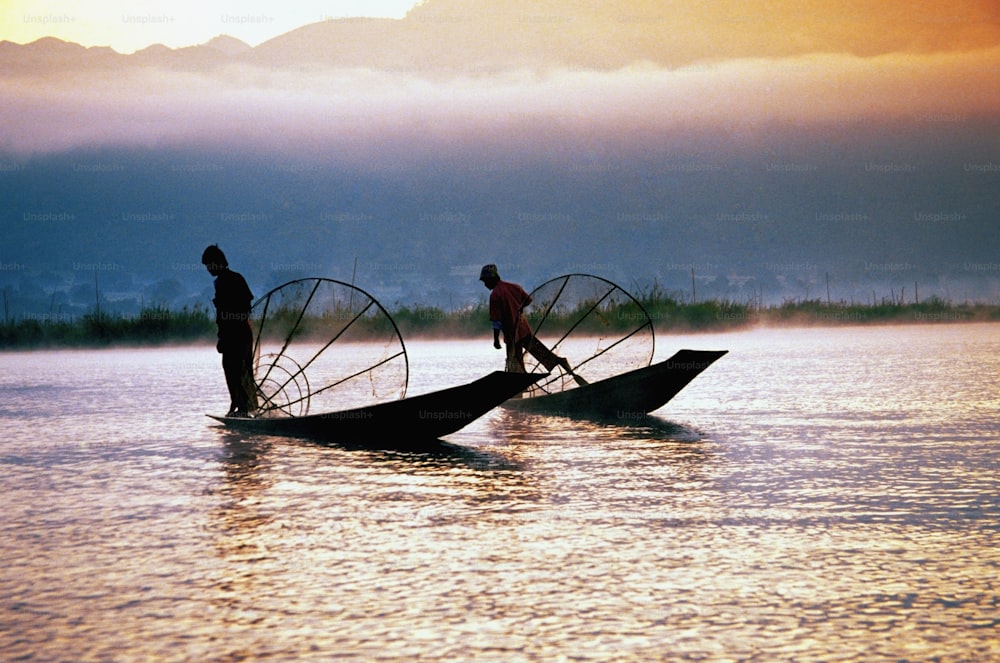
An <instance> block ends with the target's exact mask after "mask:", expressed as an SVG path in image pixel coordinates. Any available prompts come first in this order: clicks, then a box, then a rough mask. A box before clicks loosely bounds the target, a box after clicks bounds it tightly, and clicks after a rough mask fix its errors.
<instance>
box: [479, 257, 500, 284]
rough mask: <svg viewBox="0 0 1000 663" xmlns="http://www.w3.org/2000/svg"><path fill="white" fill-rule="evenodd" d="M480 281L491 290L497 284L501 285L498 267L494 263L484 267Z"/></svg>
mask: <svg viewBox="0 0 1000 663" xmlns="http://www.w3.org/2000/svg"><path fill="white" fill-rule="evenodd" d="M479 280H480V281H482V282H483V285H485V286H486V287H487V288H489V289H490V290H492V289H493V288H495V287H496V284H497V283H500V273H499V272H498V271H497V266H496V265H494V264H493V263H490V264H489V265H483V268H482V269H481V270H480V271H479Z"/></svg>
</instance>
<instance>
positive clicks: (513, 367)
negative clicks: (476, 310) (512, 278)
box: [479, 263, 587, 385]
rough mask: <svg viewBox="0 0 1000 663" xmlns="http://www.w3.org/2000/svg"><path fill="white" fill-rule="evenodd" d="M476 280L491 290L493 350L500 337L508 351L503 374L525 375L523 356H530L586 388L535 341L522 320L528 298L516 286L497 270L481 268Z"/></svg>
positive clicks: (562, 362) (561, 360) (563, 360)
mask: <svg viewBox="0 0 1000 663" xmlns="http://www.w3.org/2000/svg"><path fill="white" fill-rule="evenodd" d="M479 280H480V281H482V282H483V285H485V286H486V287H487V288H488V289H489V290H490V322H491V323H492V324H493V347H494V348H496V349H497V350H499V349H500V336H501V334H502V335H503V342H504V345H505V346H506V347H507V365H506V370H507V371H508V372H511V373H524V372H525V368H524V353H525V351H527V352H529V353H530V354H531V356H532V357H534V358H535V359H537V360H538V361H539V363H540V364H542V366H544V367H545V368H546V370H548V371H549V372H551V371H553V370H555V368H556V366H560V367H562V369H563V370H565V371H566V372H567V373H569V374H570V375H572V376H573V379H574V380H576V382H577V384H581V385H583V384H587V382H586V380H584V379H583V378H581V377H579V376H577V375H576V374H575V373H573V369H572V368H570V365H569V362H568V361H566V358H565V357H560V356H558V355H556V354H555V353H554V352H552V350H550V349H549V348H547V347H545V345H544V344H543V343H542V342H541V341H539V340H538V338H536V337H535V334H534V332H533V331H532V330H531V325H529V324H528V320H527V318H525V317H524V308H525V307H526V306H528V305H529V304H531V295H529V294H528V293H527V292H525V290H524V288H522V287H521V286H520V285H518V284H516V283H511V282H509V281H504V280H502V279H501V278H500V273H499V272H498V270H497V266H496V265H494V264H492V263H491V264H489V265H484V266H483V269H482V270H481V271H480V272H479Z"/></svg>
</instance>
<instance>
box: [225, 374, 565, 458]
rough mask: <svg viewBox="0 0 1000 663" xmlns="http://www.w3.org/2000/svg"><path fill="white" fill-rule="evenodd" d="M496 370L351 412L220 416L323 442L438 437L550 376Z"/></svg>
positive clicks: (233, 423) (246, 427)
mask: <svg viewBox="0 0 1000 663" xmlns="http://www.w3.org/2000/svg"><path fill="white" fill-rule="evenodd" d="M545 375H546V374H545V373H506V372H503V371H494V372H493V373H490V374H489V375H486V376H484V377H481V378H479V379H478V380H475V381H473V382H470V383H468V384H464V385H459V386H456V387H450V388H447V389H442V390H440V391H434V392H430V393H427V394H421V395H419V396H411V397H409V398H402V399H400V400H396V401H390V402H387V403H378V404H375V405H369V406H365V407H360V408H354V409H351V410H340V411H337V412H328V413H325V414H311V415H306V416H301V417H261V418H245V417H221V416H215V415H208V416H210V417H212V418H213V419H215V420H216V421H219V422H221V423H222V424H224V425H225V426H226V427H228V428H233V429H236V430H241V431H247V432H253V433H262V434H265V435H282V436H289V437H304V438H310V439H314V440H320V441H330V442H353V443H367V442H377V443H379V444H383V445H384V444H385V443H386V441H387V439H395V440H399V441H400V442H403V443H405V442H412V441H417V440H433V439H437V438H440V437H443V436H445V435H449V434H451V433H454V432H455V431H457V430H459V429H461V428H464V427H465V426H467V425H468V424H470V423H471V422H473V421H475V420H476V419H478V418H479V417H481V416H483V415H484V414H486V413H487V412H489V411H490V410H492V409H493V408H495V407H497V406H498V405H500V404H501V403H503V402H504V401H506V400H507V399H509V398H511V397H512V396H515V395H517V394H519V393H521V392H522V391H524V390H525V389H527V388H528V387H529V386H531V385H532V384H534V383H535V382H537V381H538V380H540V379H541V378H543V377H545Z"/></svg>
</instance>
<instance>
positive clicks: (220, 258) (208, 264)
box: [201, 244, 257, 417]
mask: <svg viewBox="0 0 1000 663" xmlns="http://www.w3.org/2000/svg"><path fill="white" fill-rule="evenodd" d="M201 263H202V264H203V265H205V268H206V269H207V270H208V273H209V274H211V275H212V276H214V277H215V299H213V300H212V303H213V304H215V323H216V325H217V326H218V328H219V340H218V343H216V346H215V349H216V350H218V351H219V353H220V354H221V355H222V370H223V372H224V373H225V374H226V386H227V387H229V399H230V404H229V414H228V416H231V417H248V416H250V412H251V411H252V410H255V409H256V408H257V398H256V386H255V385H254V379H253V328H252V327H251V326H250V305H251V303H252V301H253V293H251V292H250V287H249V286H248V285H247V282H246V279H244V278H243V276H242V275H241V274H239V273H238V272H234V271H232V270H231V269H229V262H228V261H227V260H226V255H225V254H224V253H223V252H222V249H220V248H219V247H218V245H216V244H213V245H211V246H209V247H208V248H206V249H205V252H204V253H202V254H201Z"/></svg>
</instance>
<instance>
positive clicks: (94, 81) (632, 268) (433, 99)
mask: <svg viewBox="0 0 1000 663" xmlns="http://www.w3.org/2000/svg"><path fill="white" fill-rule="evenodd" d="M2 6H3V7H4V9H5V13H6V23H5V24H4V26H3V30H4V34H3V35H0V36H2V37H3V38H4V39H8V40H12V41H15V42H27V41H31V40H32V38H33V37H34V36H41V35H42V34H47V35H50V36H57V37H60V38H63V39H70V40H73V41H76V42H79V43H82V44H84V45H88V46H89V45H105V44H107V45H111V46H112V47H114V48H115V49H116V50H119V51H120V52H123V53H127V52H131V51H133V50H136V49H141V48H143V47H145V46H148V45H150V44H152V43H156V42H162V43H165V44H167V45H169V46H171V47H180V46H186V45H191V44H200V43H204V42H206V41H208V40H209V39H211V38H212V37H214V36H216V35H218V34H220V33H226V34H229V35H231V36H235V37H238V38H240V39H243V40H244V41H246V42H248V43H249V44H251V45H257V44H260V43H262V42H264V41H266V40H269V39H270V40H271V41H269V42H268V43H267V44H266V47H267V49H269V50H267V51H266V53H264V55H262V56H261V58H262V59H257V60H254V59H243V60H240V61H233V62H231V63H229V64H224V65H221V66H218V67H215V68H209V69H200V68H198V67H170V66H166V67H164V66H143V67H135V66H132V67H128V66H122V68H121V69H120V70H119V71H111V72H109V71H107V70H104V69H95V70H87V71H80V70H76V69H73V68H69V69H67V68H66V67H65V66H61V68H58V69H54V70H51V71H37V70H35V69H31V68H27V69H24V70H18V73H16V74H11V75H8V76H5V77H4V78H3V79H0V98H3V99H4V103H3V104H2V105H0V201H2V203H0V215H2V216H0V222H2V224H3V226H4V228H3V229H4V234H5V235H7V236H9V237H13V238H14V241H5V242H3V244H2V246H0V267H4V269H2V270H0V281H3V282H5V283H14V284H17V283H19V282H22V281H27V280H30V278H29V277H31V278H35V277H33V276H32V275H38V274H43V273H44V274H47V275H48V276H46V278H47V279H48V280H47V281H46V282H45V283H46V285H44V286H38V288H40V289H41V290H44V291H45V292H43V293H42V294H41V295H38V296H37V297H36V299H40V300H42V301H45V302H47V303H48V302H51V301H52V297H51V292H52V291H55V290H58V291H60V292H62V291H63V290H66V289H67V286H66V285H65V281H66V280H69V281H74V282H75V281H79V280H81V279H83V280H85V281H87V282H88V283H91V284H92V282H93V279H92V278H89V277H92V275H87V274H85V272H87V269H84V268H89V267H92V266H95V265H97V266H101V265H112V266H115V267H116V270H115V272H116V273H115V274H113V275H111V274H109V275H108V278H109V279H110V278H112V276H113V277H114V278H116V279H118V280H120V281H121V282H122V283H121V286H120V290H121V291H123V292H125V291H128V290H130V289H131V290H135V289H137V288H140V287H145V286H142V284H144V283H150V282H157V281H163V280H178V281H180V282H181V283H182V285H184V287H195V288H197V287H199V286H197V285H193V286H188V284H189V283H195V284H197V283H198V282H197V280H196V279H197V277H198V276H201V274H200V273H199V274H197V275H195V272H197V271H198V270H197V267H198V265H197V263H195V264H194V269H191V268H190V267H191V262H190V256H191V255H195V254H197V253H198V252H200V248H201V245H202V244H203V243H210V242H212V241H220V240H219V239H218V238H219V236H220V235H222V236H224V237H227V239H228V241H229V243H230V244H231V245H232V246H233V248H234V249H235V250H238V251H239V252H240V253H241V254H242V255H243V257H244V261H245V263H247V264H248V267H247V269H248V270H249V272H250V273H249V274H248V276H251V277H253V279H254V280H256V281H257V282H268V281H273V280H276V279H280V278H282V276H288V275H291V272H292V271H294V270H293V269H291V268H294V267H296V266H298V267H302V271H305V272H306V273H303V274H298V273H296V274H294V276H314V275H324V276H331V277H333V278H349V277H350V276H351V274H352V272H353V265H354V259H355V258H358V259H359V260H360V265H361V271H362V272H363V273H367V277H368V278H369V279H371V280H372V282H374V283H377V284H378V287H379V288H385V291H386V292H391V293H393V294H392V297H401V298H403V300H404V302H405V301H406V300H407V299H412V298H419V297H422V296H431V295H430V293H432V292H433V293H435V294H434V295H433V296H435V297H438V299H437V300H435V301H436V303H440V302H441V301H445V302H454V301H461V300H463V299H466V298H468V297H474V296H481V293H480V292H479V290H480V288H473V289H468V288H466V287H465V285H466V284H464V282H463V281H462V280H461V279H466V278H467V277H468V274H472V273H476V272H477V269H478V265H479V264H482V263H485V262H498V263H503V264H504V265H506V266H507V269H508V270H509V271H511V272H513V273H514V274H515V275H518V276H519V277H520V278H519V279H517V280H522V281H525V284H526V285H530V283H531V282H532V281H537V282H541V281H545V280H548V279H549V278H551V277H552V276H555V275H558V274H560V273H565V272H567V271H587V272H594V273H598V274H599V275H601V276H605V277H612V278H613V280H620V281H624V282H625V283H628V282H631V281H635V282H636V283H647V284H648V283H649V282H650V281H651V280H654V279H655V280H656V281H657V282H659V283H661V284H667V285H669V286H670V287H678V288H683V287H688V286H689V285H690V281H691V272H692V270H693V271H695V272H696V273H697V277H698V279H704V280H705V281H706V282H705V283H703V284H702V286H701V287H700V288H699V292H704V293H713V292H714V293H715V294H717V295H718V296H724V297H731V298H734V299H742V298H745V297H750V296H756V294H755V293H759V292H761V291H762V290H766V292H767V293H768V294H769V296H770V298H771V301H781V299H782V298H785V297H803V296H815V295H816V293H817V292H819V291H821V290H824V286H825V281H826V275H827V274H830V275H831V278H832V281H833V284H834V295H833V296H834V297H841V298H845V299H859V300H862V301H863V300H866V299H872V298H873V297H874V296H876V295H873V292H875V293H877V296H879V297H880V296H882V295H883V294H884V295H886V296H888V294H889V291H890V289H891V290H892V291H894V292H898V291H899V290H900V289H901V288H903V287H906V288H907V289H908V291H910V292H912V290H913V288H914V284H915V282H916V281H920V283H921V286H920V290H921V292H922V293H923V294H924V295H925V296H931V295H935V294H936V295H939V296H942V297H963V296H966V297H970V296H971V297H975V298H980V299H998V298H1000V256H997V247H1000V230H998V228H1000V223H998V221H1000V218H998V217H1000V186H998V185H1000V85H998V84H997V82H998V80H1000V5H997V4H996V3H995V2H994V1H993V0H965V1H962V2H936V1H935V2H926V3H921V4H920V5H919V6H914V5H913V4H912V3H910V2H902V1H900V0H885V2H881V3H877V4H875V5H872V3H869V2H866V1H865V2H862V1H861V0H844V1H843V2H839V3H833V4H832V3H828V2H819V1H815V2H792V1H791V0H787V1H786V0H769V1H767V2H764V1H763V0H761V1H760V2H756V3H754V2H747V1H745V0H744V1H740V2H736V1H735V0H718V1H717V2H712V3H690V2H681V1H680V0H678V1H676V2H672V1H670V0H656V1H653V0H629V1H628V2H618V3H613V4H609V3H598V2H587V3H580V2H568V1H566V0H531V1H529V0H508V1H507V2H504V3H496V2H488V1H484V0H428V1H427V2H425V3H423V4H421V5H419V6H415V7H413V8H410V9H409V13H408V14H406V12H407V9H408V5H407V3H403V4H402V5H395V6H393V5H390V4H389V3H382V4H379V5H376V3H364V6H365V8H366V13H369V14H370V13H374V9H373V8H374V7H376V6H380V7H383V6H384V8H385V13H386V14H387V15H389V16H395V17H402V16H404V14H405V15H406V18H405V19H401V22H400V23H399V25H404V24H405V26H406V29H405V30H404V31H402V32H394V33H391V36H390V37H389V38H387V37H386V34H388V33H385V32H384V30H387V29H390V28H387V27H386V26H385V25H383V24H381V23H380V24H378V25H373V24H371V23H368V22H363V21H358V22H345V23H343V24H339V25H337V26H333V25H321V26H312V27H310V28H308V29H306V28H303V29H301V30H294V28H298V27H299V26H302V25H306V24H310V23H315V22H317V21H320V20H324V19H326V18H330V17H333V16H335V15H337V14H339V13H351V11H352V10H350V9H349V7H351V5H350V3H334V2H328V3H316V4H312V3H298V4H296V3H286V4H285V5H282V10H281V15H280V16H273V18H274V20H273V21H271V20H269V19H270V18H272V17H271V16H270V15H269V14H268V13H267V11H268V10H266V9H263V7H264V5H263V4H261V5H259V7H261V8H262V9H260V12H259V13H257V10H256V9H255V7H257V6H255V5H254V4H252V3H250V4H247V3H241V4H239V5H238V12H239V14H238V15H239V16H244V17H246V18H247V19H252V18H253V17H257V19H258V20H256V21H255V22H254V21H251V20H246V21H236V22H227V23H225V24H223V23H222V19H221V17H227V16H228V17H233V16H236V15H237V14H229V13H227V12H229V11H236V10H230V9H228V7H236V3H233V4H232V5H227V4H225V3H217V4H213V3H207V2H201V3H197V4H195V3H192V4H191V5H185V4H183V3H180V4H178V3H171V4H169V5H166V4H159V5H157V4H154V3H145V4H144V3H137V2H132V3H129V4H128V5H127V7H125V5H122V7H123V8H119V9H111V10H109V9H107V7H113V6H114V5H111V4H108V3H103V4H102V5H101V6H102V7H103V9H101V13H100V14H97V13H95V14H93V15H90V16H85V15H81V14H80V13H79V11H80V10H78V9H74V8H73V6H72V5H69V4H67V5H65V6H61V5H59V4H56V3H52V4H48V5H46V4H39V3H31V4H30V7H31V9H30V10H29V9H28V7H29V5H27V4H25V5H19V4H16V3H5V4H3V5H2ZM168 6H169V8H170V9H169V12H167V11H166V10H165V9H163V8H164V7H168ZM271 6H272V9H271V10H270V11H272V12H273V4H272V5H271ZM355 6H356V5H355ZM157 7H159V9H158V8H157ZM354 11H355V13H356V10H354ZM142 12H148V16H149V17H155V16H163V15H167V16H169V17H172V18H176V20H170V21H162V22H160V23H157V22H155V21H152V20H150V21H146V22H144V23H143V22H138V21H133V20H132V19H131V18H129V19H127V20H126V19H125V17H132V16H140V15H141V16H145V15H147V14H143V13H142ZM45 17H48V18H45ZM60 17H62V19H60ZM262 17H264V18H267V19H268V20H264V19H263V18H262ZM227 21H228V19H227ZM404 22H405V23H404ZM392 25H396V23H392ZM29 30H31V31H34V32H33V33H31V34H30V35H29V33H28V32H27V31H29ZM331 30H335V31H334V32H331ZM73 31H76V32H73ZM289 31H292V32H290V33H289ZM17 35H21V36H20V37H18V36H17ZM262 48H264V47H262ZM338 49H342V50H338ZM3 52H5V53H9V49H7V50H5V51H3ZM262 52H263V51H262ZM324 58H326V59H325V60H324ZM336 58H344V59H341V60H337V59H336ZM277 62H281V63H283V64H281V66H278V65H276V64H275V63H277ZM338 63H339V64H338ZM116 66H117V65H116ZM12 71H13V70H12ZM67 215H68V216H67ZM59 219H63V220H64V221H62V222H61V221H59ZM66 219H68V221H66ZM158 220H160V221H158ZM60 223H61V224H62V225H60ZM151 236H152V237H155V238H156V240H157V242H156V243H153V244H150V242H149V241H148V239H149V237H151ZM229 237H231V239H229ZM123 247H127V249H128V250H126V251H122V250H121V249H122V248H123ZM149 247H153V248H149ZM117 267H120V268H121V269H117ZM288 267H291V268H288ZM286 268H288V269H286ZM313 272H319V273H318V274H317V273H313ZM53 274H56V275H63V276H53ZM126 274H127V275H128V278H125V275H126ZM84 277H88V278H84ZM456 277H459V278H457V279H456ZM39 278H40V277H38V278H35V280H34V281H33V283H36V284H37V283H38V282H39V280H38V279H39ZM60 279H62V280H60ZM472 281H473V285H475V284H474V278H473V279H472ZM685 284H687V285H685ZM18 287H20V286H18ZM24 287H25V289H26V290H27V289H28V287H27V285H25V286H24ZM713 288H714V290H713ZM37 294H38V293H36V295H37ZM199 296H200V295H199ZM147 300H148V296H147Z"/></svg>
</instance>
